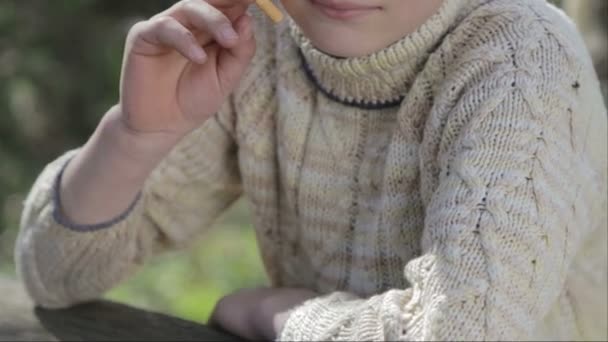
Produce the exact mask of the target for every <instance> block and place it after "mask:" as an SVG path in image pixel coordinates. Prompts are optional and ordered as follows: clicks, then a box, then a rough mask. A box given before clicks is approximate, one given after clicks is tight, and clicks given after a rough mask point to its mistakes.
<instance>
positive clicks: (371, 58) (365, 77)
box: [289, 0, 479, 109]
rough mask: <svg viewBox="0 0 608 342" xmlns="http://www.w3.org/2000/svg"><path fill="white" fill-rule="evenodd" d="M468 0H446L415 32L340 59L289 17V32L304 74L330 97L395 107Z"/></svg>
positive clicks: (349, 102)
mask: <svg viewBox="0 0 608 342" xmlns="http://www.w3.org/2000/svg"><path fill="white" fill-rule="evenodd" d="M472 2H479V0H475V1H471V0H445V1H444V3H443V4H442V5H441V7H440V8H439V10H438V11H437V12H436V13H435V14H433V15H432V16H431V17H430V18H429V19H428V20H427V21H426V22H425V23H424V24H422V25H421V26H420V27H419V28H418V29H417V30H416V31H414V32H412V33H411V34H409V35H407V36H405V37H404V38H402V39H401V40H399V41H397V42H395V43H393V44H392V45H390V46H389V47H386V48H384V49H382V50H380V51H377V52H375V53H373V54H370V55H367V56H363V57H353V58H339V57H335V56H331V55H329V54H326V53H324V52H322V51H320V50H318V49H317V48H315V47H314V46H313V45H312V43H311V41H310V40H309V39H308V38H307V37H305V36H304V35H303V33H302V31H301V30H300V28H299V27H298V26H297V25H296V24H295V22H294V21H293V20H292V19H290V23H289V25H290V31H291V36H292V38H293V39H294V40H295V42H296V44H297V46H298V47H299V49H300V55H301V57H302V59H303V62H304V68H305V71H306V73H307V74H308V77H309V78H310V79H311V81H312V82H313V83H315V85H316V86H317V87H318V88H319V90H320V91H321V92H323V93H324V94H325V95H327V96H328V97H329V98H330V99H332V100H335V101H338V102H341V103H343V104H346V105H349V106H355V107H362V108H369V109H377V108H386V107H392V106H398V105H399V104H400V103H401V101H402V100H403V98H404V96H405V94H406V93H407V91H408V89H409V87H410V86H411V84H412V82H413V81H414V79H415V77H416V75H417V74H418V72H420V70H421V68H422V66H423V64H424V63H425V62H426V60H427V58H428V56H429V54H430V53H431V52H432V51H433V50H434V49H435V48H436V47H437V45H438V44H439V43H440V42H441V40H442V38H443V37H444V35H445V34H446V32H447V31H448V30H449V29H450V28H451V27H452V26H453V25H454V23H455V22H457V19H458V18H459V17H461V16H462V15H465V14H466V13H468V11H467V9H468V8H469V7H470V6H468V5H472V4H471V3H472Z"/></svg>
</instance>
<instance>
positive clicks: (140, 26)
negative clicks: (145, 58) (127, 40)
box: [128, 20, 147, 37]
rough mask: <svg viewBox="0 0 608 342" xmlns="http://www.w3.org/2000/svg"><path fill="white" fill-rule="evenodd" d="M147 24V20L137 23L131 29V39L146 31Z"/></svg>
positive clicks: (129, 34)
mask: <svg viewBox="0 0 608 342" xmlns="http://www.w3.org/2000/svg"><path fill="white" fill-rule="evenodd" d="M146 24H147V21H145V20H142V21H139V22H136V23H135V24H133V26H131V28H130V29H129V33H128V36H130V37H133V36H139V35H140V34H141V33H142V32H143V31H144V30H145V28H146Z"/></svg>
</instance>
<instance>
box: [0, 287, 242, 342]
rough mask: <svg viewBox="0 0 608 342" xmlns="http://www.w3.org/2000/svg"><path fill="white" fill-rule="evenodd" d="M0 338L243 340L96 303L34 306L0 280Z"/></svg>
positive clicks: (19, 288) (7, 339)
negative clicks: (61, 307)
mask: <svg viewBox="0 0 608 342" xmlns="http://www.w3.org/2000/svg"><path fill="white" fill-rule="evenodd" d="M0 341H243V340H242V339H239V338H238V337H235V336H232V335H229V334H226V333H224V332H220V331H217V330H213V329H210V328H208V327H206V326H204V325H201V324H197V323H194V322H190V321H185V320H182V319H178V318H174V317H170V316H167V315H163V314H159V313H153V312H148V311H145V310H141V309H136V308H133V307H129V306H126V305H123V304H118V303H113V302H108V301H99V302H94V303H89V304H84V305H80V306H77V307H74V308H70V309H63V310H45V309H41V308H34V306H33V305H32V303H31V301H30V300H29V299H28V298H27V296H26V295H25V294H24V291H23V289H22V288H21V287H20V286H19V284H18V283H16V282H14V281H11V282H6V280H2V279H0Z"/></svg>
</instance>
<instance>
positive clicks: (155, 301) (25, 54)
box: [0, 0, 608, 321]
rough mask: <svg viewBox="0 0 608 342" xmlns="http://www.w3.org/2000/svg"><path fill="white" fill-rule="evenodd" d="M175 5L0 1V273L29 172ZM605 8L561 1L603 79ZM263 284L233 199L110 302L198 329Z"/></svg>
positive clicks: (102, 104)
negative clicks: (188, 243)
mask: <svg viewBox="0 0 608 342" xmlns="http://www.w3.org/2000/svg"><path fill="white" fill-rule="evenodd" d="M173 2H174V1H173V0H129V1H117V0H114V1H110V0H52V1H47V0H0V274H4V276H7V275H8V276H9V277H13V276H14V265H13V261H12V253H13V242H14V240H15V235H16V232H17V229H18V221H19V215H20V212H21V209H22V201H23V199H24V198H25V196H26V194H27V191H28V189H29V187H30V186H31V184H32V182H33V180H34V179H35V177H36V176H37V174H38V173H39V172H40V171H41V169H42V168H43V167H44V165H45V164H47V163H48V162H50V161H51V160H53V159H54V158H56V157H57V156H58V155H59V154H60V153H62V152H63V151H65V150H67V149H71V148H74V147H77V146H79V145H81V144H82V143H83V142H84V141H85V140H86V138H87V137H88V136H89V135H90V134H91V132H92V131H93V130H94V128H95V126H96V124H97V122H98V121H99V119H100V117H101V115H102V114H103V113H104V112H105V111H106V110H107V109H108V108H109V107H110V106H111V105H112V104H114V103H115V102H116V100H117V96H118V80H119V76H120V75H119V72H120V63H121V56H122V48H123V40H124V37H125V34H126V32H127V30H128V28H129V27H130V26H131V25H132V24H133V23H134V22H136V21H138V20H141V19H144V18H147V17H149V16H151V15H153V14H155V13H158V12H160V11H161V10H163V9H165V8H167V7H168V6H170V4H172V3H173ZM606 3H608V1H605V0H571V1H564V6H565V7H566V8H567V10H568V12H569V13H570V14H571V15H573V16H575V17H576V19H577V22H578V23H579V25H580V27H581V29H582V30H583V31H584V32H585V37H586V39H587V43H588V44H589V46H590V48H591V50H592V51H593V54H594V56H595V60H596V64H597V68H598V73H600V75H601V77H602V78H603V79H604V80H606V78H607V77H606V75H607V69H606V38H607V37H606V30H605V27H606V24H605V23H604V24H599V25H598V24H597V23H601V20H600V19H601V17H600V16H599V15H598V14H597V13H602V12H601V11H598V9H597V8H598V7H602V6H603V8H604V9H605V8H606ZM603 13H605V12H603ZM594 15H595V17H598V18H600V19H594V18H595V17H594ZM265 283H266V275H265V272H264V270H263V268H262V265H261V261H260V257H259V253H258V251H257V246H256V243H255V239H254V234H253V230H252V227H251V225H250V223H249V216H248V212H247V207H246V204H245V203H243V202H242V201H240V202H238V203H237V204H236V205H235V206H234V207H233V208H231V209H230V210H229V211H228V212H227V213H226V214H225V215H223V217H222V218H221V219H220V220H219V221H218V222H217V224H216V225H215V226H214V227H213V228H212V229H211V230H210V231H208V232H207V233H206V234H205V235H204V236H203V239H201V240H200V242H198V243H196V244H195V245H194V246H193V248H191V249H190V250H188V251H182V252H176V253H172V254H168V255H163V256H161V257H159V258H156V259H154V260H153V261H152V262H151V263H150V264H148V265H147V266H146V267H145V268H144V269H143V270H142V271H141V272H139V273H138V274H136V275H135V276H134V277H133V278H132V279H130V280H129V281H128V282H126V283H125V284H123V285H122V286H120V287H119V288H117V289H116V290H114V291H112V292H111V293H110V294H109V297H110V298H112V299H116V300H120V301H123V302H127V303H131V304H134V305H136V306H139V307H143V308H148V309H154V310H160V311H163V312H168V313H171V314H174V315H177V316H180V317H184V318H189V319H194V320H199V321H205V320H206V319H207V317H208V315H209V313H210V311H211V309H212V308H213V305H214V304H215V302H216V301H217V299H219V298H220V297H221V296H222V295H225V294H228V293H230V292H232V291H233V290H235V289H238V288H242V287H252V286H259V285H263V284H265Z"/></svg>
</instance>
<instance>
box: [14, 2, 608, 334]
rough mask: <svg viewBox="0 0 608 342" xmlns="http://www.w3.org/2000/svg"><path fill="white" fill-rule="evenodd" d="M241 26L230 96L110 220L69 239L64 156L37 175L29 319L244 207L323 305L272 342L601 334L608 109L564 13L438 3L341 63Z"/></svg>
mask: <svg viewBox="0 0 608 342" xmlns="http://www.w3.org/2000/svg"><path fill="white" fill-rule="evenodd" d="M254 14H255V17H256V22H257V25H258V27H257V29H256V39H257V41H258V52H257V55H256V57H255V59H254V61H253V64H252V67H251V69H250V70H249V72H248V73H247V75H246V76H245V78H244V80H243V81H242V82H241V85H240V86H239V88H238V89H237V91H236V92H235V93H234V95H233V96H232V97H231V99H230V101H229V102H228V103H226V105H225V106H224V108H223V109H222V111H221V112H220V113H218V115H217V116H216V117H214V118H213V119H211V120H210V121H209V122H208V123H206V124H205V125H204V126H203V127H201V128H200V129H199V130H197V131H195V132H194V133H193V134H191V135H190V136H188V137H187V138H186V139H184V140H183V141H182V142H181V143H180V145H179V146H177V147H176V148H175V149H174V150H173V151H172V152H171V154H170V155H169V156H168V157H167V158H166V160H164V161H163V162H162V164H161V165H160V166H159V167H158V168H157V169H156V170H155V171H154V173H153V174H152V176H151V177H150V179H149V180H148V182H147V183H146V185H145V188H144V189H143V190H142V197H141V200H140V201H139V202H137V203H136V205H135V207H134V208H133V210H132V211H131V213H130V214H129V215H128V216H127V217H126V218H125V219H124V220H123V221H121V222H118V223H116V224H115V225H113V226H111V227H109V228H107V229H103V230H97V231H92V232H75V231H73V230H70V229H67V228H66V227H65V226H63V225H61V224H60V223H58V222H57V221H55V220H54V219H53V215H52V213H53V209H54V208H53V206H54V202H53V200H52V197H53V196H52V185H53V181H54V179H55V178H56V176H57V173H58V172H59V170H60V169H61V167H62V165H63V164H64V163H65V162H66V160H68V159H69V158H70V157H71V156H72V155H73V154H74V153H75V151H71V152H69V153H67V154H66V155H64V156H62V157H61V158H59V159H58V160H57V161H55V162H53V163H51V164H50V165H49V166H48V167H47V168H46V169H45V170H44V171H43V173H42V174H41V176H40V177H39V178H38V180H37V181H36V183H35V185H34V187H33V189H32V191H31V193H30V195H29V197H28V198H27V201H26V203H25V210H24V213H23V219H22V230H21V233H20V236H19V241H18V245H17V251H16V254H17V260H18V266H19V271H20V274H21V276H22V278H23V280H24V281H25V284H26V285H27V288H28V291H29V293H30V294H31V296H32V297H33V298H34V299H35V300H36V301H37V302H38V303H40V304H41V305H44V306H48V307H63V306H66V305H70V304H73V303H77V302H80V301H83V300H88V299H91V298H96V297H99V296H100V295H101V294H102V293H103V292H104V291H106V290H108V289H109V288H111V287H112V286H114V285H116V284H117V283H119V282H120V281H121V280H123V279H125V278H126V277H128V276H129V275H131V274H132V273H133V272H134V271H135V269H136V268H137V267H138V266H139V265H140V264H141V263H143V262H144V261H145V260H146V259H148V258H149V257H150V256H152V255H154V254H155V253H158V252H159V251H161V250H164V249H167V248H179V247H182V246H184V245H187V244H188V243H189V242H190V241H192V239H193V238H194V237H196V236H198V235H200V234H201V233H202V232H203V231H204V230H205V229H206V228H207V227H209V225H210V223H211V222H212V221H213V219H214V218H215V217H216V216H217V215H218V214H219V213H221V212H222V211H223V210H224V209H225V208H226V207H227V206H228V205H230V204H231V203H232V202H233V201H234V200H236V199H237V198H238V197H239V196H240V195H241V194H244V195H245V196H246V198H247V199H248V201H249V202H250V204H251V208H252V216H253V217H252V218H253V221H254V226H255V230H256V233H257V239H258V243H259V247H260V253H261V255H262V259H263V262H264V265H265V268H266V270H267V273H268V276H269V279H270V281H271V283H272V285H273V286H277V287H287V286H289V287H291V286H293V287H307V288H310V289H313V290H315V291H318V292H319V293H320V294H321V295H320V296H319V297H318V298H314V299H311V300H309V301H307V302H305V303H303V304H302V305H300V306H298V307H296V308H294V309H293V310H292V311H291V316H290V318H289V320H288V321H287V324H286V325H285V328H284V329H283V331H282V332H281V335H280V338H279V339H280V340H345V341H346V340H348V341H352V340H361V339H365V340H404V341H408V340H482V339H483V340H513V339H542V340H553V339H558V340H568V339H606V338H607V336H606V319H607V316H606V300H607V298H606V292H607V288H606V286H607V275H606V274H607V269H608V265H607V254H606V249H607V248H606V232H607V230H608V227H607V220H606V205H607V179H606V178H607V168H608V165H607V163H608V162H607V151H606V137H607V130H608V129H607V115H606V108H605V106H604V104H603V101H602V98H601V94H600V92H599V84H598V81H597V79H596V77H595V75H594V72H593V69H592V66H591V61H590V58H589V56H588V55H587V53H586V50H585V48H584V46H583V45H582V41H581V39H580V37H579V36H578V34H577V33H576V31H575V29H574V27H573V25H572V24H571V23H570V21H568V19H566V18H565V17H564V16H563V14H561V13H559V12H558V11H557V10H555V9H554V8H551V7H550V6H549V5H547V4H546V3H545V2H544V1H531V0H530V1H524V0H494V1H481V0H474V1H471V0H446V1H445V3H444V4H443V5H442V7H441V9H440V10H439V12H438V13H436V14H435V15H434V16H433V17H432V18H430V19H429V20H428V21H427V22H426V23H425V24H424V25H423V26H422V27H420V28H419V29H418V30H417V31H416V32H415V33H413V34H411V35H408V36H407V37H405V38H403V39H402V40H401V41H399V42H397V43H395V44H393V45H392V46H390V47H388V48H386V49H385V50H382V51H379V52H377V53H375V54H373V55H370V56H367V57H361V58H346V59H337V58H333V57H331V56H328V55H326V54H324V53H323V52H321V51H318V50H316V49H315V48H314V46H312V44H311V43H310V42H309V41H308V40H307V38H306V37H304V36H303V35H302V34H301V32H300V30H299V29H298V28H297V27H296V26H295V25H294V24H293V22H291V21H289V20H287V21H286V22H284V23H282V24H281V25H278V26H274V25H272V24H271V23H270V22H269V21H268V20H267V19H265V18H263V16H260V15H259V14H258V13H254ZM300 51H301V53H302V57H303V58H301V56H299V53H300ZM303 60H305V61H306V64H307V66H308V70H309V71H310V75H308V76H307V74H306V72H305V70H306V69H305V67H304V65H303ZM309 76H313V77H314V80H315V81H316V82H312V81H311V78H310V77H309ZM315 83H316V84H315ZM320 88H321V89H323V90H321V89H320ZM326 94H330V95H331V96H326ZM401 98H403V100H402V101H400V100H401ZM396 100H397V101H400V105H397V106H383V104H386V103H391V102H394V101H396ZM110 171H111V170H109V172H110ZM211 267H223V265H215V266H211Z"/></svg>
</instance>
